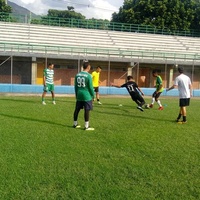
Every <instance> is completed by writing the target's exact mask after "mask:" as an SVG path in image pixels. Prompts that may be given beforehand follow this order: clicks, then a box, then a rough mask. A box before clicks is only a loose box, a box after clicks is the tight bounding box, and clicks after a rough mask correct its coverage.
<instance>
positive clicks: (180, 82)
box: [174, 74, 191, 99]
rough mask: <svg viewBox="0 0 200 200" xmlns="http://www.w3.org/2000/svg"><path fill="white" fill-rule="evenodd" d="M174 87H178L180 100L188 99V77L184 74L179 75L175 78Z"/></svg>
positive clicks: (189, 82)
mask: <svg viewBox="0 0 200 200" xmlns="http://www.w3.org/2000/svg"><path fill="white" fill-rule="evenodd" d="M174 85H177V86H178V90H179V98H180V99H183V98H190V85H191V80H190V78H189V77H188V76H186V75H185V74H180V75H179V76H177V77H176V79H175V81H174Z"/></svg>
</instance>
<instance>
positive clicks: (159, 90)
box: [149, 69, 164, 110]
mask: <svg viewBox="0 0 200 200" xmlns="http://www.w3.org/2000/svg"><path fill="white" fill-rule="evenodd" d="M152 75H153V77H156V86H155V88H156V91H155V92H154V93H153V94H152V102H151V104H150V105H149V107H150V108H153V105H154V103H155V101H156V102H157V103H158V105H159V108H158V110H163V106H162V104H161V102H160V100H159V99H158V98H159V97H160V95H161V93H162V92H163V90H164V88H163V84H162V78H161V76H159V75H158V71H157V70H156V69H154V70H153V72H152Z"/></svg>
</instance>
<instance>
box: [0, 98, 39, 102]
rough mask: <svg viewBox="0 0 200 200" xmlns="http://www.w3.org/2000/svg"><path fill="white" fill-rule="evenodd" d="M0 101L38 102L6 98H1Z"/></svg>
mask: <svg viewBox="0 0 200 200" xmlns="http://www.w3.org/2000/svg"><path fill="white" fill-rule="evenodd" d="M0 101H6V102H8V101H13V102H22V103H38V101H36V99H29V100H25V99H10V98H9V99H7V98H3V99H0Z"/></svg>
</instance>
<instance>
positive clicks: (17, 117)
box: [0, 113, 66, 127]
mask: <svg viewBox="0 0 200 200" xmlns="http://www.w3.org/2000/svg"><path fill="white" fill-rule="evenodd" d="M0 115H1V116H4V117H10V118H14V119H20V120H26V121H32V122H40V123H46V124H50V125H57V126H63V127H66V125H63V124H59V123H56V122H54V121H47V120H41V119H32V118H28V117H21V116H14V115H9V114H3V113H0Z"/></svg>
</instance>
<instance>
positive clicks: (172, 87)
mask: <svg viewBox="0 0 200 200" xmlns="http://www.w3.org/2000/svg"><path fill="white" fill-rule="evenodd" d="M175 87H176V85H172V86H171V87H170V88H168V89H166V91H167V92H168V91H170V90H173V89H174V88H175Z"/></svg>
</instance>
